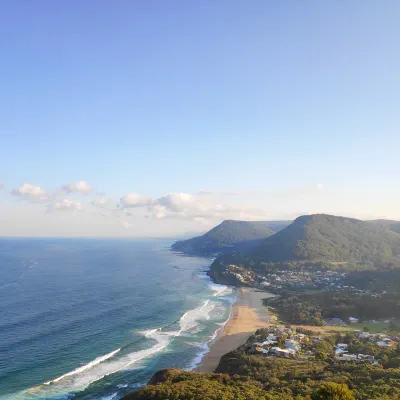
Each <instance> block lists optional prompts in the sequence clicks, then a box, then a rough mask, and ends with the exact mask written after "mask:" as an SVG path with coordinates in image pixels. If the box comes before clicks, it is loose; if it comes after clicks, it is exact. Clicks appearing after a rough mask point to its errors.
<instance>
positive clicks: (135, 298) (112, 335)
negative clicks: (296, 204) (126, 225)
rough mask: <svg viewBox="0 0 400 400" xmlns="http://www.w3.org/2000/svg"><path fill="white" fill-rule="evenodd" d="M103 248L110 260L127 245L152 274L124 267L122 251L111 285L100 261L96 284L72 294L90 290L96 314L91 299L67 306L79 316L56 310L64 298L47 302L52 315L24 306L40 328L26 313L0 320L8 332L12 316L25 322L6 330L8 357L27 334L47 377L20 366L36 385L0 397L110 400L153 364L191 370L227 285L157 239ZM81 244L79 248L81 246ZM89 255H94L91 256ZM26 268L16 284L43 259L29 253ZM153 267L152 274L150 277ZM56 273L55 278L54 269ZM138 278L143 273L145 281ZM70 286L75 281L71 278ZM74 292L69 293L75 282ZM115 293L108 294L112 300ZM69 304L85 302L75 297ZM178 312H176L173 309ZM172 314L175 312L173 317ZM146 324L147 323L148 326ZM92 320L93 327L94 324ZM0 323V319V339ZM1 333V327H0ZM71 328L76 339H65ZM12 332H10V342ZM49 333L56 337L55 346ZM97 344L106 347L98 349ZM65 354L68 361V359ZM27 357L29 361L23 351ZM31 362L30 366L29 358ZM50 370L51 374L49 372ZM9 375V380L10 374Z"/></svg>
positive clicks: (216, 323)
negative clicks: (26, 329) (87, 323)
mask: <svg viewBox="0 0 400 400" xmlns="http://www.w3.org/2000/svg"><path fill="white" fill-rule="evenodd" d="M62 244H63V245H64V246H66V247H67V248H68V247H69V245H70V244H69V243H65V242H62ZM91 244H92V245H94V247H95V248H96V252H98V248H99V245H100V244H101V245H103V244H104V243H98V242H96V241H95V242H93V243H91ZM127 244H129V248H127ZM149 244H150V243H149ZM79 245H80V246H81V245H82V243H79ZM53 247H54V246H52V248H53ZM100 247H101V246H100ZM106 247H107V254H108V255H109V256H108V257H110V261H111V260H113V259H112V256H115V255H116V252H117V251H118V254H120V253H121V251H122V252H123V251H127V252H128V254H129V256H130V257H132V259H133V260H135V259H137V257H138V254H140V256H141V257H142V258H141V260H142V262H141V263H138V264H139V265H141V266H143V265H144V264H146V265H151V266H152V272H153V273H150V274H149V275H147V274H146V271H145V270H143V268H140V270H136V274H134V273H133V271H134V268H135V267H132V265H135V261H131V260H130V257H127V259H128V260H130V262H129V263H127V265H126V266H124V268H122V271H118V274H120V275H121V279H118V282H117V284H115V283H114V285H116V286H117V287H113V286H112V285H113V283H112V285H111V286H110V277H111V276H113V278H112V279H115V275H113V274H115V273H116V271H115V268H114V270H113V271H112V273H110V271H109V270H108V268H107V266H104V267H103V269H102V270H101V271H100V273H101V274H104V276H102V277H101V279H98V280H99V282H98V284H96V285H93V282H92V280H90V279H89V278H88V277H87V276H85V279H86V282H85V285H83V286H84V287H86V290H84V291H82V292H81V291H79V292H78V293H79V296H80V297H81V296H83V297H85V298H88V299H90V300H91V299H92V298H93V296H94V293H95V294H96V296H97V297H100V300H101V302H102V303H101V305H102V307H103V308H105V311H104V312H103V313H101V314H99V312H98V309H99V308H98V304H99V303H98V302H96V303H94V304H93V309H92V307H88V306H87V307H86V308H84V309H82V310H81V309H79V310H78V309H75V314H79V315H80V314H81V316H82V318H77V317H76V316H75V315H74V313H73V312H72V310H71V311H68V313H67V312H65V313H64V314H63V313H62V310H60V308H62V307H64V309H65V310H67V309H68V310H69V308H67V304H66V303H62V306H60V307H59V308H57V307H54V305H53V308H55V310H54V315H53V314H52V311H50V310H49V309H48V307H47V306H46V307H45V305H42V307H43V310H39V311H38V310H37V309H34V310H32V311H34V313H35V315H36V316H37V315H39V317H40V315H45V316H46V317H45V318H43V320H44V321H46V324H43V326H42V325H40V323H39V322H36V324H38V326H37V327H36V326H35V324H34V323H32V320H30V319H29V318H27V315H22V316H21V315H18V319H16V321H18V323H14V324H13V323H12V321H11V322H10V321H7V322H8V323H7V324H6V323H5V324H4V326H5V327H6V326H7V329H9V328H10V327H15V329H16V330H18V329H20V328H22V327H21V324H23V323H22V322H20V321H25V320H26V321H30V324H31V332H29V335H27V333H26V332H21V334H20V335H17V336H13V338H14V339H13V340H11V339H10V338H8V337H7V339H9V343H10V344H11V345H12V348H13V351H12V352H11V356H12V355H13V354H12V353H15V354H20V352H19V351H18V346H22V345H23V346H26V343H27V342H29V340H32V341H36V342H37V343H38V344H39V345H40V346H43V347H42V350H43V351H44V352H45V354H42V355H39V358H41V360H40V361H41V363H39V362H38V363H37V364H38V366H40V365H44V366H45V371H46V373H47V371H49V373H48V379H43V380H39V379H40V376H43V375H44V373H43V368H42V370H39V368H38V369H37V370H35V369H34V370H26V371H29V372H26V374H27V376H28V377H29V378H31V380H32V381H34V380H36V382H37V383H36V384H32V385H29V386H28V387H26V388H25V389H22V390H14V391H12V392H11V391H9V392H8V393H6V394H4V395H3V393H1V395H0V399H2V400H3V399H4V400H5V399H8V400H40V399H57V400H61V399H93V398H97V399H102V400H107V399H113V400H118V399H120V398H121V397H122V396H123V395H124V394H125V393H127V392H129V391H131V390H134V389H135V388H137V387H140V386H141V385H143V384H145V383H146V381H147V380H148V378H149V377H150V376H151V375H152V374H153V373H154V372H155V371H156V370H157V369H160V368H163V367H167V366H176V367H180V368H185V369H193V368H195V367H196V365H198V363H199V362H200V360H201V358H202V357H203V356H204V354H205V353H206V352H207V350H208V348H209V346H210V344H211V342H212V341H213V340H214V339H215V337H216V336H217V334H218V332H219V331H220V330H221V327H223V325H224V324H225V323H226V321H227V319H228V318H229V315H230V311H231V306H232V303H233V301H234V292H233V291H232V289H231V288H229V287H226V286H224V285H217V284H213V283H212V282H211V281H210V280H209V278H208V277H206V276H205V275H204V273H203V272H202V271H204V268H205V267H206V266H207V263H208V262H209V260H204V259H196V258H187V257H181V256H179V255H177V254H172V253H171V252H169V251H168V248H167V246H165V245H163V246H159V247H158V248H156V250H155V249H154V242H152V243H151V245H147V243H145V244H143V243H141V245H140V246H136V248H135V244H132V242H130V243H123V245H122V248H121V243H107V246H106ZM114 247H116V249H115V252H113V251H112V250H113V248H114ZM131 247H133V249H132V248H131ZM84 248H85V249H84V250H85V252H87V248H86V246H84ZM110 250H111V251H110ZM78 254H80V249H78ZM95 258H96V259H97V257H95ZM153 258H154V259H153ZM84 261H85V262H84V263H81V267H84V268H87V269H88V270H95V271H96V272H97V274H99V270H98V268H97V270H96V266H95V265H94V264H92V260H84ZM32 264H33V263H30V264H29V263H27V262H24V264H21V265H22V267H23V268H24V267H25V266H26V265H32ZM110 264H112V263H110ZM51 265H54V264H53V263H52V264H51ZM34 266H35V268H34V269H32V268H30V269H29V270H28V271H27V270H26V269H25V270H24V271H23V274H22V276H23V279H22V281H18V282H19V283H18V285H19V284H22V285H23V284H24V279H28V278H29V277H30V275H31V274H33V273H34V272H35V270H37V271H39V270H40V269H41V268H42V267H43V259H41V257H40V256H39V257H36V258H35V264H34ZM177 267H179V269H178V268H177ZM53 268H54V267H53ZM132 269H133V270H132ZM154 269H156V270H157V273H159V274H160V276H157V275H156V277H155V276H154ZM43 272H46V274H48V273H49V269H48V268H47V267H46V268H44V271H43ZM52 272H53V270H52ZM75 272H76V271H74V273H75ZM79 273H80V272H79ZM20 276H21V271H18V278H20ZM138 277H139V279H138ZM58 279H59V276H58V275H57V280H58ZM112 279H111V281H112ZM146 279H148V282H147V283H146ZM31 283H32V282H31ZM72 284H75V281H74V282H73V283H72ZM106 284H107V285H106ZM91 286H93V292H91V293H88V291H90V290H89V289H88V288H91ZM99 287H101V288H102V289H103V290H104V288H106V290H107V293H106V294H104V293H102V292H101V294H100V295H99V293H100V292H99V291H96V290H95V289H98V288H99ZM46 288H47V285H46ZM67 288H68V291H71V287H70V286H69V284H68V285H67ZM132 288H135V290H133V291H132ZM175 288H177V289H175ZM82 289H84V288H82ZM121 290H122V292H123V296H122V295H121ZM74 292H76V291H75V288H74ZM82 293H83V294H82ZM69 294H70V293H69ZM115 298H116V300H114V299H115ZM0 300H1V288H0ZM80 300H81V299H80ZM75 304H85V303H84V302H76V303H75ZM95 306H97V308H96V307H95ZM79 307H81V306H79ZM107 309H110V311H109V312H108V311H107ZM114 310H116V311H114ZM179 312H180V315H177V313H179ZM57 314H58V316H57ZM67 314H68V315H67ZM70 314H71V315H70ZM115 314H116V315H115ZM92 315H93V316H92ZM60 316H62V318H61V319H62V321H58V319H59V318H60ZM84 316H89V317H90V318H91V321H93V320H94V321H96V322H95V323H94V324H92V327H90V326H85V325H84V321H85V318H84ZM174 316H176V317H177V318H176V317H175V318H174ZM22 317H23V318H22ZM94 318H96V319H94ZM99 318H100V320H99ZM98 320H99V321H98ZM35 321H40V319H39V320H38V319H37V318H35ZM47 321H51V326H50V325H49V327H48V326H47ZM82 321H83V322H82ZM152 323H153V326H151V325H152ZM57 324H59V325H60V326H62V329H57V330H54V329H53V328H54V325H57ZM97 325H99V326H98V327H97ZM50 327H51V328H52V329H53V330H52V331H51V332H57V334H56V336H57V338H51V340H50V345H51V348H50V349H49V339H48V338H49V336H48V335H47V336H46V334H45V333H46V329H50ZM39 328H40V329H39ZM90 328H92V329H90ZM94 328H96V335H94V334H92V333H93V332H92V330H93V329H94ZM1 329H2V326H1V324H0V338H1V332H2V330H1ZM38 331H40V334H37V333H36V332H38ZM65 331H66V332H65ZM4 332H6V329H4ZM73 334H75V335H76V337H73V336H72V335H73ZM24 335H26V336H27V338H29V340H28V339H26V338H25V336H24ZM35 335H36V336H35ZM15 338H17V341H16V340H15ZM56 339H59V340H60V341H61V342H62V346H61V343H60V342H57V340H56ZM42 342H43V345H42V344H41V343H42ZM46 342H47V345H46ZM113 342H115V344H116V346H115V347H114V349H113V348H112V347H111V346H112V343H113ZM110 347H111V348H110ZM102 348H104V350H106V351H103V352H102V351H101V349H102ZM58 349H60V350H58ZM90 353H92V354H93V356H92V358H90V359H88V356H85V354H88V355H89V354H90ZM71 354H72V355H73V357H72V358H73V359H72V358H71V357H70V355H71ZM57 356H59V357H60V358H61V359H62V360H65V363H61V360H60V359H58V358H57ZM27 358H28V360H29V357H27ZM85 358H86V362H82V361H81V362H79V359H85ZM10 359H12V357H10ZM49 359H54V360H55V362H59V364H60V367H59V368H54V369H52V368H51V367H50V366H49V365H48V364H47V360H49ZM42 360H43V361H42ZM74 360H76V361H74ZM37 361H39V360H37ZM18 364H21V361H20V362H16V365H18ZM74 364H75V366H74ZM26 365H27V366H28V362H26ZM31 365H32V364H31ZM65 365H71V366H72V368H70V369H69V370H66V371H65V367H64V366H65ZM33 366H35V365H34V364H33ZM0 367H1V364H0ZM29 368H30V367H29ZM56 369H60V370H62V369H64V371H62V373H60V374H54V372H55V371H56ZM52 371H54V372H53V373H52ZM5 376H6V377H7V376H10V377H11V379H9V382H10V387H11V383H13V381H12V377H13V376H15V375H11V374H10V375H5ZM0 378H1V368H0ZM15 380H17V379H16V377H15ZM19 382H20V380H19V379H18V383H19ZM103 382H104V383H103ZM0 387H1V386H0Z"/></svg>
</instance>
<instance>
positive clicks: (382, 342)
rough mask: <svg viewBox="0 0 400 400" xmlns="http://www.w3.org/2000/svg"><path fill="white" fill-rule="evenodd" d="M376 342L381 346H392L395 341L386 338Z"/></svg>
mask: <svg viewBox="0 0 400 400" xmlns="http://www.w3.org/2000/svg"><path fill="white" fill-rule="evenodd" d="M376 344H377V345H378V346H379V347H392V346H393V344H394V343H393V342H392V341H391V340H390V339H385V340H382V341H380V342H376Z"/></svg>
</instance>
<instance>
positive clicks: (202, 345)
mask: <svg viewBox="0 0 400 400" xmlns="http://www.w3.org/2000/svg"><path fill="white" fill-rule="evenodd" d="M231 304H233V303H231ZM232 311H233V308H232V306H231V308H230V310H229V315H228V318H227V319H226V320H225V321H224V322H221V323H219V324H218V328H217V329H216V330H215V331H214V333H213V334H212V335H211V336H210V338H209V340H208V341H207V342H206V343H197V346H196V347H199V348H200V349H201V350H200V351H199V352H198V353H197V354H196V357H195V358H194V360H193V361H192V363H191V364H190V366H189V368H188V370H189V371H191V370H193V369H195V368H196V367H197V366H198V365H199V364H200V363H201V361H202V360H203V358H204V356H205V355H206V353H208V351H209V350H210V345H211V344H212V343H213V341H214V340H215V339H216V338H217V337H218V336H219V335H220V334H221V333H222V332H223V331H224V328H225V325H226V324H227V323H228V322H229V320H230V319H231V318H232Z"/></svg>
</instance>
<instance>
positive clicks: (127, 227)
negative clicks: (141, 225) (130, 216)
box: [120, 221, 132, 229]
mask: <svg viewBox="0 0 400 400" xmlns="http://www.w3.org/2000/svg"><path fill="white" fill-rule="evenodd" d="M120 225H121V226H122V227H124V228H125V229H129V228H131V227H132V224H130V223H129V222H128V221H120Z"/></svg>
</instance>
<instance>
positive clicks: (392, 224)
mask: <svg viewBox="0 0 400 400" xmlns="http://www.w3.org/2000/svg"><path fill="white" fill-rule="evenodd" d="M366 222H368V223H369V224H373V225H379V226H383V227H385V228H387V229H390V230H391V231H393V232H396V233H400V221H392V220H389V219H375V220H372V221H366Z"/></svg>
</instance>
